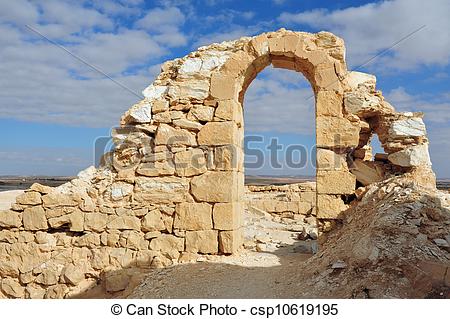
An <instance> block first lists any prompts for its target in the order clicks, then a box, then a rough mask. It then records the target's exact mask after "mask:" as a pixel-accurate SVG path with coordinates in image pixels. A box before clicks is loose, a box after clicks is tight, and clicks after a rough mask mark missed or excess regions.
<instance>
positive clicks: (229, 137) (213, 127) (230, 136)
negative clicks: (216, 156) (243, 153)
mask: <svg viewBox="0 0 450 319" xmlns="http://www.w3.org/2000/svg"><path fill="white" fill-rule="evenodd" d="M238 143H239V135H238V128H237V125H236V123H234V122H209V123H207V124H206V125H205V126H203V128H202V129H201V130H200V132H199V133H198V144H199V145H228V144H233V145H239V144H238Z"/></svg>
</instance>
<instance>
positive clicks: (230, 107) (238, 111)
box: [215, 100, 243, 125]
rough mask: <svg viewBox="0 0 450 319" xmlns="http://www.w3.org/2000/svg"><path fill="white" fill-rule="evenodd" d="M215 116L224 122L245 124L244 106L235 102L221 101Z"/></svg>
mask: <svg viewBox="0 0 450 319" xmlns="http://www.w3.org/2000/svg"><path fill="white" fill-rule="evenodd" d="M215 116H216V117H217V118H219V119H222V120H226V121H233V122H235V123H236V124H238V125H242V123H243V112H242V106H241V105H240V103H238V102H236V101H235V100H221V101H219V103H218V105H217V109H216V113H215Z"/></svg>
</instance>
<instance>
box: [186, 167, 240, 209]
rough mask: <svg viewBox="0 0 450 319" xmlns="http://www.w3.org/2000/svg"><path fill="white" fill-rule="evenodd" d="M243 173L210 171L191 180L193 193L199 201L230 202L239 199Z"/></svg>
mask: <svg viewBox="0 0 450 319" xmlns="http://www.w3.org/2000/svg"><path fill="white" fill-rule="evenodd" d="M240 184H243V174H241V173H236V172H212V171H208V172H206V173H204V174H202V175H200V176H195V177H194V178H192V180H191V192H192V195H194V197H195V198H196V199H197V200H198V201H205V202H214V203H220V202H222V203H229V202H233V201H237V200H238V192H239V189H241V185H240Z"/></svg>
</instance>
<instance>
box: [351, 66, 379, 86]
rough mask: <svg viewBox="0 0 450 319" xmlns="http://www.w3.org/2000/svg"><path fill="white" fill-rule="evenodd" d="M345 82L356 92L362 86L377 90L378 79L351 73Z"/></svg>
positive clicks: (363, 74)
mask: <svg viewBox="0 0 450 319" xmlns="http://www.w3.org/2000/svg"><path fill="white" fill-rule="evenodd" d="M345 81H346V82H347V85H348V86H349V87H350V88H351V89H353V90H356V89H357V88H358V87H359V86H360V85H364V86H367V87H369V88H372V89H375V85H376V82H377V79H376V77H375V76H374V75H372V74H367V73H363V72H357V71H351V72H349V73H348V74H346V76H345Z"/></svg>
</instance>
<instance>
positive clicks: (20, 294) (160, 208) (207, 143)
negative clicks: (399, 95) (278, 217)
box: [0, 29, 435, 298]
mask: <svg viewBox="0 0 450 319" xmlns="http://www.w3.org/2000/svg"><path fill="white" fill-rule="evenodd" d="M270 64H271V65H272V66H273V67H275V68H284V69H289V70H293V71H296V72H300V73H302V74H303V75H304V76H305V77H306V78H307V80H308V81H309V83H310V84H311V86H312V89H313V92H314V96H315V101H316V139H317V166H316V167H317V175H316V190H315V191H314V192H313V193H312V194H310V195H308V196H309V197H310V202H309V203H308V204H298V205H297V206H296V209H299V211H298V212H300V210H301V209H303V210H305V209H306V208H305V207H306V206H307V207H308V209H307V210H308V214H309V215H311V216H313V217H314V218H316V219H317V220H318V221H319V223H321V222H323V221H330V220H335V219H339V216H340V214H341V212H342V211H344V210H346V209H347V208H348V207H349V204H350V201H351V200H352V198H354V197H355V193H356V194H357V193H358V189H357V188H358V187H359V186H363V185H368V184H370V183H373V182H377V181H381V180H384V179H386V178H388V177H390V176H393V175H401V174H404V175H405V176H407V175H409V176H411V178H412V179H413V180H415V182H416V183H419V184H421V185H425V186H429V187H431V188H434V187H435V177H434V174H433V172H432V170H431V162H430V158H429V154H428V139H427V136H426V129H425V125H424V122H423V120H422V116H423V114H422V113H412V112H407V113H400V112H396V111H395V109H394V107H393V106H392V105H390V104H389V103H388V102H387V101H385V100H384V97H383V95H382V93H381V92H380V91H379V90H376V86H375V77H374V76H373V75H369V74H364V73H360V72H353V71H349V70H348V69H347V65H346V62H345V47H344V42H343V40H342V39H340V38H338V37H336V36H335V35H333V34H331V33H329V32H319V33H316V34H311V33H305V32H293V31H287V30H284V29H281V30H279V31H276V32H269V33H264V34H260V35H258V36H254V37H244V38H241V39H238V40H236V41H229V42H223V43H220V44H212V45H209V46H204V47H201V48H199V49H198V50H197V51H195V52H192V53H190V54H188V55H186V56H185V57H183V58H179V59H175V60H172V61H168V62H166V63H164V64H163V65H162V67H161V73H160V74H159V75H158V77H157V78H156V80H155V81H154V82H153V83H152V84H151V85H150V86H148V87H147V88H146V89H145V90H144V91H143V94H144V96H145V98H144V99H143V100H142V101H140V102H138V103H137V104H135V105H133V106H132V107H131V108H130V109H129V110H128V111H127V112H126V113H125V114H124V115H123V116H122V118H121V121H120V124H121V125H120V127H119V128H117V129H114V130H113V131H112V138H113V141H114V143H115V149H114V150H113V151H111V152H109V153H107V154H105V156H104V157H103V160H102V163H101V165H100V167H99V168H93V167H91V168H89V169H87V170H85V171H82V172H81V173H80V174H79V175H78V178H76V179H74V180H72V181H71V182H69V183H66V184H64V185H62V186H59V187H56V188H50V187H46V186H42V185H39V184H34V185H33V186H32V187H31V188H30V189H28V190H27V191H26V192H25V193H24V194H23V195H20V196H19V197H17V199H16V203H14V204H13V205H12V206H11V208H10V209H9V210H7V211H2V212H0V255H1V256H2V257H1V259H0V276H1V291H0V297H9V298H44V297H45V298H62V297H73V296H77V295H78V294H79V293H80V292H82V291H83V290H85V289H87V288H88V287H90V286H92V285H93V284H95V283H96V282H98V281H100V280H103V279H105V276H107V275H108V273H111V272H112V271H114V270H115V269H121V268H126V267H165V266H169V265H171V264H174V263H177V262H182V261H183V260H189V259H190V258H193V257H192V256H196V255H197V254H233V253H236V252H238V251H239V249H240V247H241V246H242V237H243V235H242V218H241V216H242V211H243V209H244V206H245V202H244V192H245V188H244V169H243V161H244V156H243V148H242V140H243V136H244V119H243V109H242V108H243V105H242V104H243V98H244V94H245V91H246V89H247V88H248V86H249V85H250V83H251V82H252V81H253V79H255V77H256V76H257V75H258V73H259V72H261V71H262V70H263V69H264V68H266V67H267V66H268V65H270ZM274 116H276V110H274ZM374 134H377V135H378V138H379V140H380V141H381V144H382V147H383V149H384V151H385V154H376V155H375V156H373V155H372V152H371V147H370V140H371V138H372V137H373V136H374ZM310 193H311V192H310ZM298 202H299V203H301V202H302V201H301V196H300V200H299V201H298ZM261 205H265V204H261ZM267 205H270V204H267ZM283 205H286V206H283V207H286V210H292V208H289V207H292V205H293V204H283ZM289 205H291V206H289ZM302 205H303V206H302ZM305 205H306V206H305ZM294 206H295V205H294ZM274 209H275V211H276V208H274ZM302 212H303V211H302ZM116 279H117V278H116ZM106 280H107V278H106ZM111 282H112V288H111V287H110V290H112V291H114V290H120V289H121V287H118V286H120V285H121V283H120V281H119V282H118V281H117V280H116V281H115V280H114V278H113V279H112V281H111ZM106 284H107V285H108V282H107V283H106ZM122 289H123V288H122Z"/></svg>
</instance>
